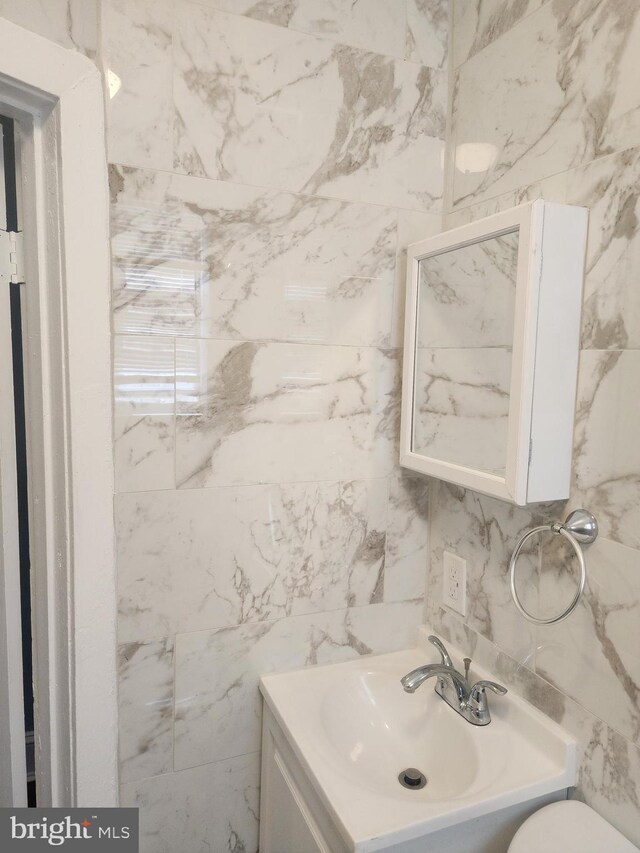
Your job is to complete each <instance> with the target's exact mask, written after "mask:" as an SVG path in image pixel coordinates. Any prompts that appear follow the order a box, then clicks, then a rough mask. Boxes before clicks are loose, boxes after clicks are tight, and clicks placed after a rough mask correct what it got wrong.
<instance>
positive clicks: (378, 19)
mask: <svg viewBox="0 0 640 853" xmlns="http://www.w3.org/2000/svg"><path fill="white" fill-rule="evenodd" d="M198 2H200V3H202V4H203V5H206V6H211V7H212V8H214V9H218V10H220V11H221V12H231V13H233V14H236V15H246V16H248V17H250V18H255V19H256V20H259V21H264V22H265V23H269V24H274V25H276V26H279V27H288V28H289V29H291V30H297V31H299V32H302V33H308V34H310V35H314V36H321V37H323V38H326V39H330V40H331V41H337V42H341V43H343V44H348V45H351V46H352V47H359V48H362V49H364V50H370V51H372V52H374V53H382V54H386V55H388V56H395V57H396V58H398V59H404V52H405V51H404V48H405V24H406V15H405V13H404V10H402V9H398V6H400V5H401V4H400V3H398V0H356V2H355V3H354V2H353V0H267V2H262V0H198Z"/></svg>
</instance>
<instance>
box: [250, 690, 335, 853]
mask: <svg viewBox="0 0 640 853" xmlns="http://www.w3.org/2000/svg"><path fill="white" fill-rule="evenodd" d="M260 791H261V793H260V853H348V851H347V848H346V847H345V845H344V843H343V842H342V839H341V838H340V836H339V835H338V833H337V831H336V829H335V828H334V826H333V825H332V823H331V820H330V818H328V816H327V811H326V808H325V806H324V805H323V804H322V803H321V801H320V798H319V797H318V794H317V793H316V792H315V790H314V789H313V787H312V785H311V783H310V782H309V780H308V778H307V775H306V773H305V771H304V769H303V767H302V765H301V763H300V762H299V761H298V759H297V758H296V756H295V755H294V753H293V750H292V749H291V747H290V746H289V744H288V743H287V741H286V738H285V736H284V734H283V732H282V730H281V729H280V726H279V725H278V723H277V721H276V719H275V717H274V716H273V714H272V713H271V711H270V710H269V707H268V705H266V704H265V706H264V717H263V723H262V779H261V789H260Z"/></svg>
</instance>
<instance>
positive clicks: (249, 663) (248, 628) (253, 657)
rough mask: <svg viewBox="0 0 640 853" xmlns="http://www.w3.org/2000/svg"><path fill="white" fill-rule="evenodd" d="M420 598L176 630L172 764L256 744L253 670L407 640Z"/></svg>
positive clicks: (326, 659)
mask: <svg viewBox="0 0 640 853" xmlns="http://www.w3.org/2000/svg"><path fill="white" fill-rule="evenodd" d="M421 617H422V607H421V604H419V603H415V602H406V603H402V604H376V605H371V606H370V607H362V608H354V609H352V610H347V611H333V612H332V613H322V614H314V615H313V616H292V617H289V618H286V619H279V620H277V621H275V622H261V623H257V624H253V625H241V626H239V627H236V628H228V629H223V630H220V631H204V632H199V633H193V634H179V635H178V637H177V638H176V724H175V767H176V769H181V768H187V767H192V766H195V765H198V764H203V763H206V762H210V761H219V760H222V759H225V758H229V757H232V756H234V755H242V754H245V753H248V752H253V751H256V750H257V749H259V747H260V726H261V717H262V702H261V698H260V694H259V690H258V681H259V678H260V676H261V675H263V674H265V673H267V672H274V671H284V670H287V669H295V668H297V667H301V666H305V665H308V664H314V663H330V662H334V661H340V660H348V659H350V658H353V657H357V656H358V655H361V654H369V653H371V652H382V651H393V650H396V649H400V648H403V647H405V646H407V645H409V643H410V642H412V640H413V637H414V632H415V629H416V626H417V625H418V624H419V623H420V621H421Z"/></svg>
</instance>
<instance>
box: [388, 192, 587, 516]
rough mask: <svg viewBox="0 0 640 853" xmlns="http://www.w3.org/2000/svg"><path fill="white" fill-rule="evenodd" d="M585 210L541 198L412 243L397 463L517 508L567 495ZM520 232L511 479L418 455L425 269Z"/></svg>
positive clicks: (511, 400) (508, 472)
mask: <svg viewBox="0 0 640 853" xmlns="http://www.w3.org/2000/svg"><path fill="white" fill-rule="evenodd" d="M587 220H588V211H587V210H586V209H584V208H581V207H574V206H570V205H563V204H555V203H550V202H545V201H542V200H538V201H534V202H529V203H528V204H523V205H520V206H518V207H515V208H512V209H511V210H507V211H504V212H502V213H497V214H495V215H494V216H489V217H487V218H486V219H482V220H479V221H478V222H474V223H471V224H469V225H463V226H462V227H461V228H456V229H453V230H451V231H446V232H444V233H442V234H439V235H437V236H436V237H431V238H429V239H427V240H422V241H420V242H419V243H414V244H412V245H411V246H409V248H408V250H407V299H406V313H405V337H404V368H403V388H402V421H401V435H400V464H401V465H402V466H404V467H405V468H411V469H412V470H414V471H419V472H420V473H422V474H427V475H429V476H432V477H437V478H438V479H441V480H446V481H448V482H450V483H455V484H457V485H459V486H463V487H464V488H467V489H472V490H474V491H477V492H481V493H482V494H486V495H491V496H492V497H496V498H501V499H503V500H507V501H511V502H513V503H516V504H518V505H520V506H526V505H527V504H530V503H537V502H541V501H554V500H564V499H566V498H568V497H569V487H570V478H571V454H572V446H573V423H574V410H575V396H576V384H577V374H578V357H579V349H580V308H581V303H582V286H583V279H584V259H585V249H586V238H587ZM513 231H518V235H519V238H518V261H517V277H516V298H515V316H514V326H513V350H512V364H511V384H510V397H509V415H508V430H507V453H506V460H505V476H504V477H501V476H498V475H496V474H492V473H489V472H486V471H481V470H477V469H473V468H469V467H466V466H464V465H457V464H455V463H453V462H445V461H443V460H441V459H436V458H434V457H431V456H425V455H423V454H420V453H415V452H414V451H413V450H412V441H413V413H414V389H415V371H416V345H417V324H418V290H419V280H420V279H419V262H420V261H421V260H422V259H423V258H428V257H430V256H432V255H437V254H440V253H442V252H444V251H452V250H455V249H458V248H463V247H465V246H469V245H471V244H473V243H477V242H480V241H483V240H488V239H490V238H492V237H499V236H502V235H504V234H508V233H511V232H513Z"/></svg>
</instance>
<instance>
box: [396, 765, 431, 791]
mask: <svg viewBox="0 0 640 853" xmlns="http://www.w3.org/2000/svg"><path fill="white" fill-rule="evenodd" d="M398 782H400V784H401V785H402V787H403V788H409V789H410V790H413V791H419V790H420V788H424V786H425V785H426V784H427V777H426V776H425V775H424V773H421V772H420V771H419V770H416V768H415V767H407V769H406V770H403V771H402V773H400V775H399V776H398Z"/></svg>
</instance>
